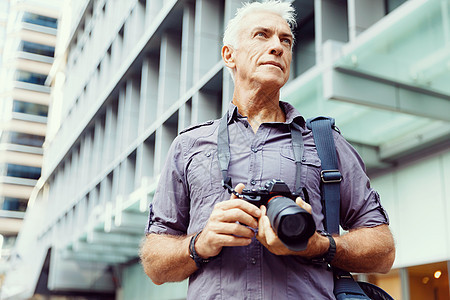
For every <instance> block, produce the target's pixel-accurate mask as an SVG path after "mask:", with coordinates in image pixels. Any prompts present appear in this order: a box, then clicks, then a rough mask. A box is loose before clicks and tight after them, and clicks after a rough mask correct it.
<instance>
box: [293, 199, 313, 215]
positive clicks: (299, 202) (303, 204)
mask: <svg viewBox="0 0 450 300" xmlns="http://www.w3.org/2000/svg"><path fill="white" fill-rule="evenodd" d="M295 203H297V205H298V206H300V207H301V208H303V209H304V210H306V211H307V212H309V213H311V212H312V207H311V205H309V204H308V203H306V202H305V201H303V199H302V198H301V197H297V199H295Z"/></svg>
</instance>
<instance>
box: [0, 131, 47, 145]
mask: <svg viewBox="0 0 450 300" xmlns="http://www.w3.org/2000/svg"><path fill="white" fill-rule="evenodd" d="M3 134H4V135H3V136H2V142H6V143H11V144H17V145H24V146H33V147H42V144H43V143H44V140H45V137H44V136H40V135H34V134H28V133H22V132H4V133H3Z"/></svg>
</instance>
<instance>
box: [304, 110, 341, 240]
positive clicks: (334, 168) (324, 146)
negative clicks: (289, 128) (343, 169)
mask: <svg viewBox="0 0 450 300" xmlns="http://www.w3.org/2000/svg"><path fill="white" fill-rule="evenodd" d="M306 126H307V127H308V128H309V129H311V130H312V132H313V136H314V142H315V143H316V148H317V154H318V155H319V158H320V160H321V162H322V171H321V173H320V177H321V180H322V202H323V213H324V216H325V224H324V226H325V230H326V231H328V232H329V233H332V234H333V233H339V219H340V218H339V215H340V210H339V208H340V201H341V198H340V190H339V184H340V182H341V180H342V175H341V173H340V172H339V169H338V161H337V154H336V146H335V145H334V139H333V132H332V130H333V129H332V127H333V126H334V119H333V118H328V117H316V118H313V119H308V120H307V121H306Z"/></svg>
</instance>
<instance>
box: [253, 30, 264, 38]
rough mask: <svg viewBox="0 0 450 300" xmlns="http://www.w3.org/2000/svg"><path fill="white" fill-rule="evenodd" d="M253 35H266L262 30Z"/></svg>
mask: <svg viewBox="0 0 450 300" xmlns="http://www.w3.org/2000/svg"><path fill="white" fill-rule="evenodd" d="M255 36H260V37H266V34H265V33H264V32H262V31H260V32H257V33H256V34H255Z"/></svg>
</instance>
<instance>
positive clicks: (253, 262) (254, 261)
mask: <svg viewBox="0 0 450 300" xmlns="http://www.w3.org/2000/svg"><path fill="white" fill-rule="evenodd" d="M250 263H251V264H252V265H256V258H254V257H252V258H250Z"/></svg>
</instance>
